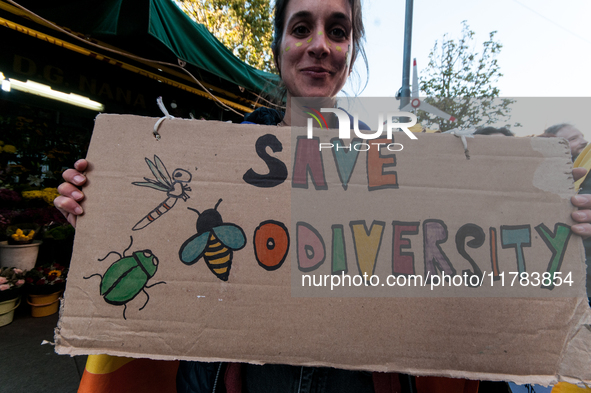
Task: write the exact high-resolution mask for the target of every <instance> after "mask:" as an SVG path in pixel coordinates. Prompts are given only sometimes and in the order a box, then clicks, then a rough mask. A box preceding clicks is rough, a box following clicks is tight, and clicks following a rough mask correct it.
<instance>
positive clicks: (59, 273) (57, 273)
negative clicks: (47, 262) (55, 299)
mask: <svg viewBox="0 0 591 393" xmlns="http://www.w3.org/2000/svg"><path fill="white" fill-rule="evenodd" d="M53 274H55V276H56V277H59V276H61V275H62V272H60V271H59V270H52V271H50V272H49V274H48V276H51V275H53Z"/></svg>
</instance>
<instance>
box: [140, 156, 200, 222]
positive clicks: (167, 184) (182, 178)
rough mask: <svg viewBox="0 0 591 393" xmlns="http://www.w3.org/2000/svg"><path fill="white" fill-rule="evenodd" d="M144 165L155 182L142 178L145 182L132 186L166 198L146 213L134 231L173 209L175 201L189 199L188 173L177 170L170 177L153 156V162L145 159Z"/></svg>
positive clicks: (162, 165)
mask: <svg viewBox="0 0 591 393" xmlns="http://www.w3.org/2000/svg"><path fill="white" fill-rule="evenodd" d="M146 163H147V164H148V167H149V168H150V171H152V174H154V177H155V178H156V180H153V179H148V178H147V177H144V180H146V181H145V182H133V183H132V184H133V185H136V186H140V187H149V188H153V189H155V190H158V191H164V192H166V195H167V197H168V198H166V199H165V200H164V202H162V203H161V204H159V205H158V206H157V207H156V208H155V209H154V210H152V211H151V212H150V213H148V214H147V215H146V216H145V217H144V218H142V219H141V220H139V221H138V223H137V224H135V226H134V227H133V228H132V229H133V230H134V231H139V230H140V229H142V228H145V227H147V226H148V225H150V224H151V223H152V222H154V221H155V220H156V219H158V218H159V217H160V216H162V215H163V214H164V213H166V212H167V211H169V210H170V209H172V208H173V207H174V205H175V204H176V201H177V200H178V199H179V198H182V199H183V201H186V200H187V199H189V195H187V191H191V188H190V187H189V186H187V184H186V183H189V182H190V181H191V178H192V175H191V173H190V172H189V171H186V170H184V169H180V168H177V169H175V170H174V172H172V177H171V176H170V175H169V174H168V171H167V170H166V167H165V166H164V164H163V163H162V160H160V158H159V157H158V156H157V155H154V162H152V161H150V160H149V159H148V158H147V157H146Z"/></svg>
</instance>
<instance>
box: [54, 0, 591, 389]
mask: <svg viewBox="0 0 591 393" xmlns="http://www.w3.org/2000/svg"><path fill="white" fill-rule="evenodd" d="M275 7H276V10H275V37H274V42H273V53H274V56H275V64H276V67H277V69H278V70H279V72H280V75H281V78H282V80H283V82H284V84H285V87H286V90H287V108H288V111H287V113H286V114H285V116H284V117H283V118H280V117H273V116H271V117H267V118H266V119H267V120H264V121H261V120H256V121H255V119H254V118H252V117H249V118H247V120H248V119H252V120H253V121H255V122H265V123H270V124H273V123H274V124H280V125H291V124H293V123H294V121H295V119H294V118H293V117H292V113H291V112H290V111H289V107H290V101H291V98H292V97H334V96H336V94H337V93H338V92H339V91H340V90H341V88H342V87H343V86H344V84H345V82H346V80H347V78H348V77H349V74H350V70H351V65H352V64H353V63H354V62H355V60H356V59H357V57H358V56H359V55H360V54H363V49H362V47H361V41H362V38H363V34H364V29H363V24H362V17H361V6H360V1H359V0H325V1H322V2H320V1H317V0H278V1H277V2H276V6H275ZM255 117H256V114H255ZM86 168H87V162H86V161H85V160H80V161H78V162H77V163H76V164H75V169H68V170H67V171H65V172H64V175H63V176H64V179H65V180H66V181H67V182H66V183H63V184H62V185H60V187H59V191H60V193H61V196H59V197H58V198H56V200H55V205H56V207H58V209H60V210H61V211H62V212H63V213H64V215H65V216H66V217H67V218H68V221H69V222H70V223H72V224H75V223H76V216H77V215H80V214H82V212H83V210H82V208H81V206H80V205H79V203H78V202H80V201H81V200H83V199H84V194H83V193H82V191H81V190H80V189H79V188H77V186H82V185H84V183H85V182H86V178H85V176H84V175H83V174H82V172H83V171H84V170H86ZM577 175H580V173H578V174H577ZM573 204H575V206H578V207H581V208H591V196H590V197H588V196H579V197H575V198H573ZM573 219H574V220H575V221H577V222H580V223H581V224H579V225H575V226H573V232H575V233H576V234H579V235H582V236H589V235H591V224H589V223H590V222H591V211H589V210H580V211H578V212H575V213H573ZM219 370H221V368H218V364H213V365H208V364H205V363H198V362H192V363H191V362H187V363H183V364H182V365H181V367H180V370H179V371H180V372H179V378H178V388H179V389H182V388H184V389H185V390H180V391H187V392H188V391H196V389H198V388H203V390H202V391H211V389H212V388H213V386H212V385H213V383H214V380H215V378H216V374H218V373H219ZM240 372H242V375H241V376H240ZM221 377H222V376H220V379H218V380H219V381H221V380H222V379H221ZM225 377H226V378H225V379H226V380H231V379H232V377H233V378H234V381H242V386H243V390H244V391H249V392H259V391H260V392H283V391H300V390H301V391H310V390H313V391H317V390H318V391H326V392H346V391H351V392H365V391H368V392H372V391H374V390H375V391H377V390H378V389H379V386H378V383H377V382H378V381H377V379H375V381H376V385H374V383H373V382H374V381H373V380H372V375H371V374H368V373H361V372H350V371H344V370H335V369H328V368H309V367H292V366H281V365H269V366H251V365H247V366H243V367H241V368H240V367H236V366H235V365H230V366H228V367H227V369H226V372H225ZM387 383H388V382H385V383H384V382H383V381H382V384H384V385H385V384H387ZM390 385H391V384H390ZM234 387H235V386H234ZM228 390H230V389H228Z"/></svg>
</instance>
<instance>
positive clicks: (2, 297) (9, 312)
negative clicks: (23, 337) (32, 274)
mask: <svg viewBox="0 0 591 393" xmlns="http://www.w3.org/2000/svg"><path fill="white" fill-rule="evenodd" d="M24 283H25V277H24V274H23V271H22V270H21V269H18V268H14V267H3V268H0V326H4V325H8V324H9V323H10V322H12V319H13V318H14V310H15V309H16V308H17V307H18V306H19V304H20V300H21V289H22V286H23V284H24Z"/></svg>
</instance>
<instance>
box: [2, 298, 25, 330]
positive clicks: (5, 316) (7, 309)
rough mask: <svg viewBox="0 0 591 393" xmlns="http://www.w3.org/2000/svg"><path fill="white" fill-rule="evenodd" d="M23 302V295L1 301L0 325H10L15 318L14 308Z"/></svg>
mask: <svg viewBox="0 0 591 393" xmlns="http://www.w3.org/2000/svg"><path fill="white" fill-rule="evenodd" d="M20 304H21V297H20V296H19V297H15V298H14V299H10V300H6V301H4V302H0V326H5V325H8V324H9V323H11V322H12V319H13V318H14V310H16V308H17V307H18V306H19V305H20Z"/></svg>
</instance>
